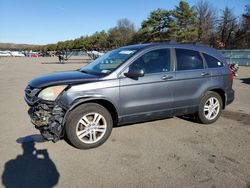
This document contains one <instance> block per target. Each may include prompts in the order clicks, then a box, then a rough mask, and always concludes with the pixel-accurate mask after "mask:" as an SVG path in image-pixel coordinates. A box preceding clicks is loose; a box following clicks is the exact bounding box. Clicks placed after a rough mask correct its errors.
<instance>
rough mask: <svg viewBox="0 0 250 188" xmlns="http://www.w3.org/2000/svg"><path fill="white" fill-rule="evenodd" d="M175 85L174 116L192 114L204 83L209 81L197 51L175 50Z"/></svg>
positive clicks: (203, 88)
mask: <svg viewBox="0 0 250 188" xmlns="http://www.w3.org/2000/svg"><path fill="white" fill-rule="evenodd" d="M175 54H176V78H175V79H176V80H175V82H176V85H175V89H174V108H175V110H174V113H175V115H178V114H179V115H181V114H188V113H193V112H195V111H196V110H197V107H198V105H199V102H200V99H201V96H202V94H203V92H204V90H205V87H206V82H209V81H210V80H211V78H210V72H208V71H207V69H205V64H204V61H203V58H202V56H201V54H200V52H198V51H194V50H189V49H181V48H176V49H175Z"/></svg>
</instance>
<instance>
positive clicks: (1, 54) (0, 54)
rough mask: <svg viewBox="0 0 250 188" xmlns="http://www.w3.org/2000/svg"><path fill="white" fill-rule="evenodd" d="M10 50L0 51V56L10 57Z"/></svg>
mask: <svg viewBox="0 0 250 188" xmlns="http://www.w3.org/2000/svg"><path fill="white" fill-rule="evenodd" d="M10 56H11V54H10V51H0V57H10Z"/></svg>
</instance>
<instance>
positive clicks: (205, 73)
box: [201, 72, 210, 76]
mask: <svg viewBox="0 0 250 188" xmlns="http://www.w3.org/2000/svg"><path fill="white" fill-rule="evenodd" d="M209 75H210V73H208V72H203V73H201V76H209Z"/></svg>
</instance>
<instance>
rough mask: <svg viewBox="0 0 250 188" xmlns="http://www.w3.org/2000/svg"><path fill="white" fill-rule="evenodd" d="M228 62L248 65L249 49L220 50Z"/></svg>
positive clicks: (249, 60)
mask: <svg viewBox="0 0 250 188" xmlns="http://www.w3.org/2000/svg"><path fill="white" fill-rule="evenodd" d="M220 53H221V54H222V55H223V56H224V57H225V58H226V60H227V62H228V63H229V64H233V63H234V64H236V63H237V64H238V65H241V66H250V49H248V50H220Z"/></svg>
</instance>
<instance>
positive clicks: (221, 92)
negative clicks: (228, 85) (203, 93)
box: [210, 89, 226, 109]
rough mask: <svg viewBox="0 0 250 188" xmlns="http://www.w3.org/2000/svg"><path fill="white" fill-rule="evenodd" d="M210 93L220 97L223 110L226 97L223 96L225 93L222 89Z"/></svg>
mask: <svg viewBox="0 0 250 188" xmlns="http://www.w3.org/2000/svg"><path fill="white" fill-rule="evenodd" d="M210 91H213V92H216V93H218V94H219V95H220V97H221V99H222V102H223V109H224V108H225V106H226V96H225V92H224V91H223V90H222V89H212V90H210Z"/></svg>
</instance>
